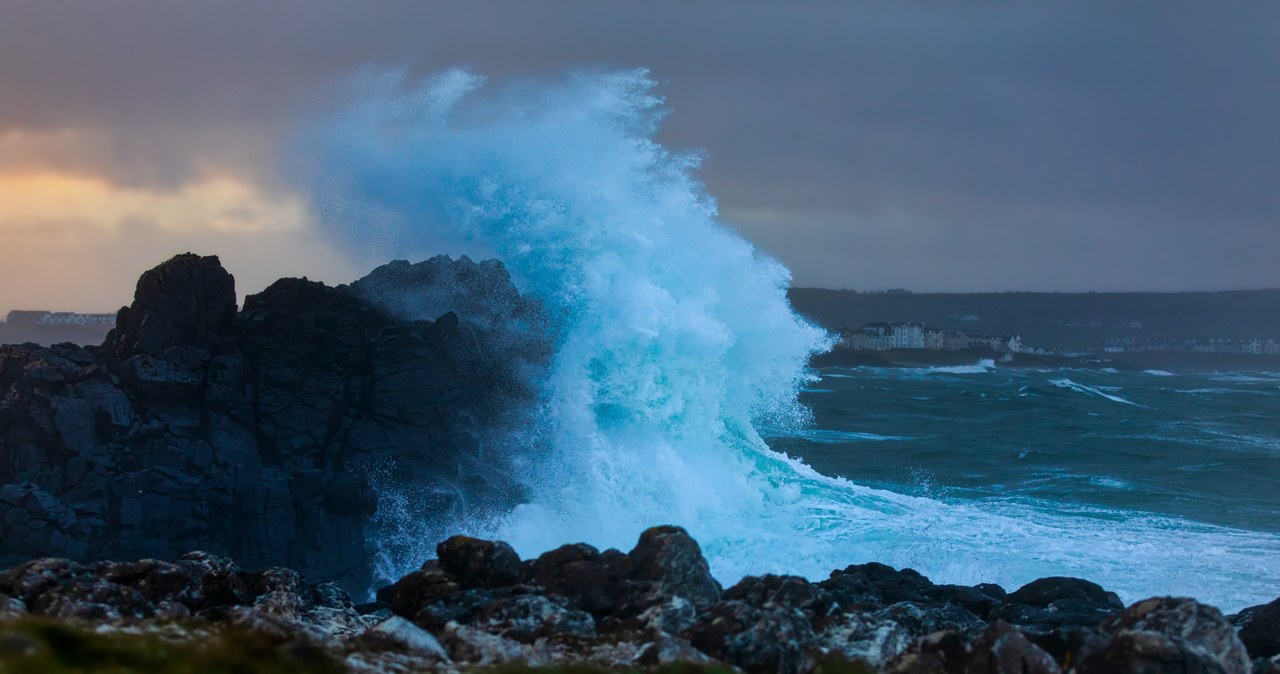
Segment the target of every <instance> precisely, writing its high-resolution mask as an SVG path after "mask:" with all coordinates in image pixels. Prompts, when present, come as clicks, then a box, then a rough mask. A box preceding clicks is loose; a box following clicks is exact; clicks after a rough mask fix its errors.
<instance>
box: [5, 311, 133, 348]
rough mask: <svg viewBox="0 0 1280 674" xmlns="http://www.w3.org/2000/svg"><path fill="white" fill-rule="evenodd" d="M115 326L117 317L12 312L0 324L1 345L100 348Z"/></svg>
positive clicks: (45, 312)
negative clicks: (78, 345)
mask: <svg viewBox="0 0 1280 674" xmlns="http://www.w3.org/2000/svg"><path fill="white" fill-rule="evenodd" d="M115 326H116V315H115V314H82V313H74V312H69V311H10V312H9V313H8V314H7V315H6V316H5V320H4V321H0V344H20V343H23V342H34V343H36V344H44V345H49V344H57V343H60V342H71V343H73V344H81V345H85V344H101V343H102V340H103V339H105V338H106V336H107V333H108V332H110V331H111V329H112V328H114V327H115Z"/></svg>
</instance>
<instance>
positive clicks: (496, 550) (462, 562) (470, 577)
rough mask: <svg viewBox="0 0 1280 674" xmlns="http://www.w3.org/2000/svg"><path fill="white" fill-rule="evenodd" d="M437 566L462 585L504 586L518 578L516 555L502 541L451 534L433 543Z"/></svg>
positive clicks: (521, 569) (518, 559) (470, 586)
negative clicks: (438, 560)
mask: <svg viewBox="0 0 1280 674" xmlns="http://www.w3.org/2000/svg"><path fill="white" fill-rule="evenodd" d="M436 555H438V556H439V559H440V566H441V567H442V568H443V569H444V570H445V571H447V572H449V573H451V574H453V576H454V577H455V578H457V579H458V582H459V583H461V584H462V586H463V587H466V588H472V587H505V586H508V585H515V584H516V583H519V582H520V578H521V576H523V575H524V569H523V568H522V567H521V565H520V556H519V555H517V554H516V551H515V550H513V549H512V548H511V546H510V545H507V544H506V543H503V542H502V541H485V540H480V539H478V538H471V537H469V536H453V537H451V538H448V539H445V540H444V541H442V542H441V543H440V545H438V546H436Z"/></svg>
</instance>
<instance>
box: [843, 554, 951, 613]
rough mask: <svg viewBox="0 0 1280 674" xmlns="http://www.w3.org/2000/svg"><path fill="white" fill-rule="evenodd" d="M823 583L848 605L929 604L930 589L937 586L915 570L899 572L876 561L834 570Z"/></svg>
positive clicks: (844, 604) (845, 605) (847, 606)
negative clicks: (903, 602)
mask: <svg viewBox="0 0 1280 674" xmlns="http://www.w3.org/2000/svg"><path fill="white" fill-rule="evenodd" d="M819 585H821V586H822V588H823V589H825V590H827V592H830V593H831V596H832V597H834V598H835V600H836V601H837V602H839V603H840V605H841V606H844V607H846V608H849V607H854V606H862V605H884V604H895V603H897V602H900V601H914V602H925V603H927V602H929V601H930V598H929V592H930V591H931V590H932V589H933V588H934V585H933V583H931V582H929V579H928V578H925V577H924V576H922V575H921V574H920V573H918V572H917V571H915V570H914V569H903V570H901V571H899V570H897V569H894V568H893V567H891V566H886V565H884V564H879V563H876V562H872V563H869V564H855V565H853V566H848V567H845V568H844V569H843V570H840V571H832V572H831V577H830V578H828V579H826V580H824V581H822V582H821V583H819Z"/></svg>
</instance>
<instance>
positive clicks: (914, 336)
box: [838, 317, 1280, 358]
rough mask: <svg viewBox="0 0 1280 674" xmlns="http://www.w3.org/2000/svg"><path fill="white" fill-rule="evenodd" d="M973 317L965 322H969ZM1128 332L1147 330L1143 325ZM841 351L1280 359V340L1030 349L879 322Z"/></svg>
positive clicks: (844, 331) (851, 333) (1006, 338)
mask: <svg viewBox="0 0 1280 674" xmlns="http://www.w3.org/2000/svg"><path fill="white" fill-rule="evenodd" d="M965 318H968V317H960V320H964V319H965ZM1128 327H1132V328H1141V327H1142V325H1141V323H1140V322H1134V323H1133V324H1131V325H1129V326H1128ZM839 336H840V342H839V344H838V348H843V349H849V350H853V351H892V350H896V349H926V350H930V351H965V350H969V351H972V350H980V351H990V352H992V353H994V354H1032V355H1039V356H1062V357H1068V358H1080V357H1087V356H1095V355H1101V354H1115V353H1136V352H1186V353H1232V354H1249V355H1260V356H1261V355H1277V354H1280V339H1276V338H1274V337H1269V338H1265V339H1264V338H1262V337H1253V338H1245V339H1228V338H1204V339H1194V338H1183V339H1169V338H1139V337H1119V338H1113V339H1108V340H1107V341H1106V342H1105V344H1104V345H1103V347H1102V348H1101V349H1097V348H1044V347H1038V346H1035V345H1030V344H1025V343H1024V342H1023V341H1022V336H1021V335H988V334H983V333H979V332H968V331H960V330H943V329H941V328H937V327H932V326H926V325H924V324H923V323H910V322H901V323H895V322H879V323H867V324H865V325H863V326H862V327H861V328H847V327H846V328H841V329H840V331H839Z"/></svg>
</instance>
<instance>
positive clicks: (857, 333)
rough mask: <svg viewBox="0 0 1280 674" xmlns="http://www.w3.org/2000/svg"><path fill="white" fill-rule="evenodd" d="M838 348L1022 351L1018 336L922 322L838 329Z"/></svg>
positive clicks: (876, 324)
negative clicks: (936, 325)
mask: <svg viewBox="0 0 1280 674" xmlns="http://www.w3.org/2000/svg"><path fill="white" fill-rule="evenodd" d="M840 346H841V347H843V348H846V349H853V350H855V351H888V350H890V349H931V350H934V351H959V350H963V349H986V350H989V351H997V352H1002V353H1019V352H1022V351H1023V350H1024V349H1025V347H1024V345H1023V344H1022V338H1021V337H1020V336H1018V335H1013V336H1008V337H998V336H994V335H986V334H978V333H971V332H957V331H946V330H942V329H940V328H934V327H928V326H925V325H924V324H923V323H867V324H866V325H864V326H862V327H861V328H856V329H855V328H842V329H841V330H840Z"/></svg>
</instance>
